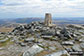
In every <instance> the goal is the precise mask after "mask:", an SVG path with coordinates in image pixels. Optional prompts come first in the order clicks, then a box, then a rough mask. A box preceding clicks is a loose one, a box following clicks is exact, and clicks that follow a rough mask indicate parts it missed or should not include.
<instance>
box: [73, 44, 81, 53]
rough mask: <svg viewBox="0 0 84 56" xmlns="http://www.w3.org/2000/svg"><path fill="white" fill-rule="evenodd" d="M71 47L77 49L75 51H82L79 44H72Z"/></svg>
mask: <svg viewBox="0 0 84 56" xmlns="http://www.w3.org/2000/svg"><path fill="white" fill-rule="evenodd" d="M72 49H73V51H75V52H76V51H77V52H82V49H81V48H80V46H79V45H74V46H72Z"/></svg>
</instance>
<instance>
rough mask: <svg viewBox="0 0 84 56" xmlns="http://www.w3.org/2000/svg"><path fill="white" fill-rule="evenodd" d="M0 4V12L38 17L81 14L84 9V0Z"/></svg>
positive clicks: (19, 0) (21, 0)
mask: <svg viewBox="0 0 84 56" xmlns="http://www.w3.org/2000/svg"><path fill="white" fill-rule="evenodd" d="M1 3H2V5H1V6H0V11H1V12H5V13H8V12H11V13H17V14H37V15H39V14H42V13H46V12H50V13H53V14H57V13H62V14H63V13H65V14H68V13H72V15H73V13H75V14H76V13H78V14H79V13H81V11H83V9H84V0H1ZM83 12H84V11H83ZM83 12H82V13H83ZM0 14H1V13H0ZM80 16H81V14H80ZM82 16H83V15H82Z"/></svg>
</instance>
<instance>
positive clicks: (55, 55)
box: [45, 50, 70, 56]
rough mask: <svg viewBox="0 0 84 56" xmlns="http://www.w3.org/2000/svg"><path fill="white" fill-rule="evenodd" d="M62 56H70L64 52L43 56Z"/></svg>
mask: <svg viewBox="0 0 84 56" xmlns="http://www.w3.org/2000/svg"><path fill="white" fill-rule="evenodd" d="M62 55H67V56H70V55H69V54H68V52H67V51H66V50H62V51H58V52H54V53H52V54H48V55H45V56H62Z"/></svg>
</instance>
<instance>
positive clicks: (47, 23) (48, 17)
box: [44, 13, 52, 26]
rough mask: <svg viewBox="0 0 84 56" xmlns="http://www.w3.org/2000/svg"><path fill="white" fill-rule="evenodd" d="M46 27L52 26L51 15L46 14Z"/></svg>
mask: <svg viewBox="0 0 84 56" xmlns="http://www.w3.org/2000/svg"><path fill="white" fill-rule="evenodd" d="M44 23H45V25H46V26H52V15H51V14H50V13H46V14H45V21H44Z"/></svg>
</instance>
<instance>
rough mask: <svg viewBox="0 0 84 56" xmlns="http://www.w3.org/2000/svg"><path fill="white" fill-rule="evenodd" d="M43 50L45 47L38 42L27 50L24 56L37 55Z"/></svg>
mask: <svg viewBox="0 0 84 56" xmlns="http://www.w3.org/2000/svg"><path fill="white" fill-rule="evenodd" d="M41 51H43V48H41V47H39V46H38V45H37V44H35V45H33V46H32V47H31V48H29V49H28V50H27V51H25V52H24V53H23V56H35V54H37V53H39V52H41Z"/></svg>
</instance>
